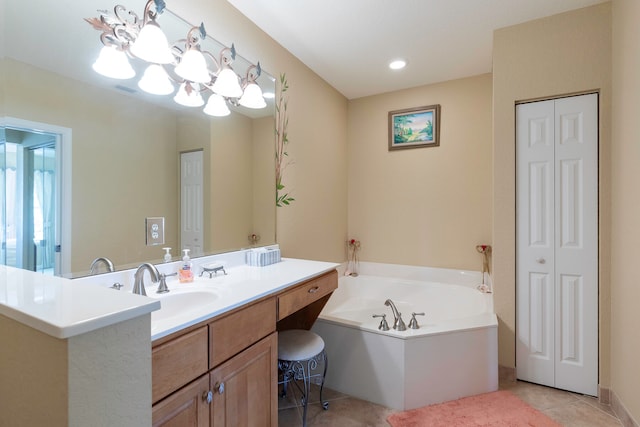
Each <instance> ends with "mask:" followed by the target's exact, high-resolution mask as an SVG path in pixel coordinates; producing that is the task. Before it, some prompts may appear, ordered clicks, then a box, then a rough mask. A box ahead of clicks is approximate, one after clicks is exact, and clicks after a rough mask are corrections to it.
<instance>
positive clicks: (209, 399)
mask: <svg viewBox="0 0 640 427" xmlns="http://www.w3.org/2000/svg"><path fill="white" fill-rule="evenodd" d="M202 400H204V401H205V402H207V403H211V402H212V401H213V392H212V391H211V390H207V391H205V392H204V393H202Z"/></svg>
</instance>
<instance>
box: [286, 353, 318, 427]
mask: <svg viewBox="0 0 640 427" xmlns="http://www.w3.org/2000/svg"><path fill="white" fill-rule="evenodd" d="M320 361H322V362H323V363H324V367H323V368H324V369H323V372H322V381H321V383H320V403H321V404H322V408H323V409H325V410H326V409H328V408H329V402H328V401H323V400H322V391H323V389H324V380H325V377H326V376H327V364H328V363H327V353H326V352H325V351H324V349H323V350H322V352H320V353H318V354H317V355H315V356H314V357H312V358H310V359H306V360H278V368H279V369H280V370H281V371H282V373H283V381H282V393H281V394H280V397H285V396H286V395H287V385H288V383H289V381H293V383H294V384H295V385H296V386H297V387H298V390H300V392H301V393H302V397H301V398H300V403H301V404H302V406H303V414H302V426H303V427H306V426H307V409H308V406H309V395H310V394H311V377H317V376H319V375H312V374H311V373H312V372H313V371H314V370H315V369H317V367H318V362H320ZM296 381H302V383H303V387H300V385H299V384H298V383H296Z"/></svg>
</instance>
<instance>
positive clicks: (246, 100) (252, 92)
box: [238, 83, 267, 108]
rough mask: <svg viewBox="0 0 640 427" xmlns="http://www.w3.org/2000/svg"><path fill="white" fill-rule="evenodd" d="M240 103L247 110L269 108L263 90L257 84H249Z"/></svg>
mask: <svg viewBox="0 0 640 427" xmlns="http://www.w3.org/2000/svg"><path fill="white" fill-rule="evenodd" d="M238 103H239V104H240V105H242V106H243V107H247V108H264V107H266V106H267V103H266V102H265V101H264V98H263V97H262V89H260V86H258V85H257V84H255V83H249V84H248V85H247V87H245V88H244V93H243V94H242V97H241V98H240V100H239V101H238Z"/></svg>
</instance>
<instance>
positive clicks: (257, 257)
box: [247, 248, 280, 267]
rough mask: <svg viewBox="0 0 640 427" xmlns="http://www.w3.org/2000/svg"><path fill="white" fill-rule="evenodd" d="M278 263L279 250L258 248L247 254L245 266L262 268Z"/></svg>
mask: <svg viewBox="0 0 640 427" xmlns="http://www.w3.org/2000/svg"><path fill="white" fill-rule="evenodd" d="M277 262H280V249H270V248H260V249H252V250H250V251H248V252H247V264H248V265H251V266H253V267H264V266H267V265H271V264H275V263H277Z"/></svg>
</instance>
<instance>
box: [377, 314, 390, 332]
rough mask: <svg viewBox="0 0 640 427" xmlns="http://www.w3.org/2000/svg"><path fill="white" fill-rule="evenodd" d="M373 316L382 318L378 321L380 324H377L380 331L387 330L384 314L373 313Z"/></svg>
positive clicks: (387, 325)
mask: <svg viewBox="0 0 640 427" xmlns="http://www.w3.org/2000/svg"><path fill="white" fill-rule="evenodd" d="M373 317H382V320H381V321H380V325H378V329H380V330H381V331H388V330H389V324H388V323H387V315H386V314H374V315H373Z"/></svg>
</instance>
